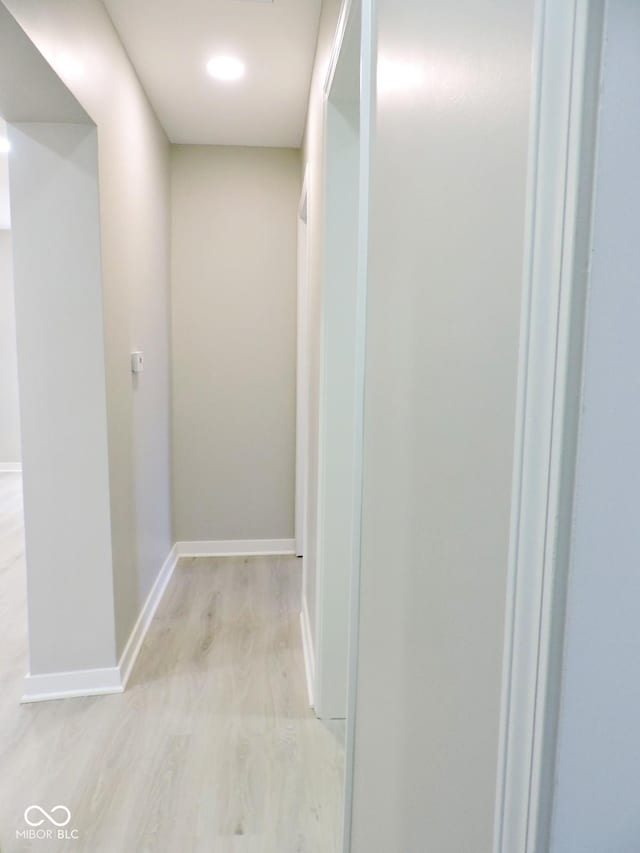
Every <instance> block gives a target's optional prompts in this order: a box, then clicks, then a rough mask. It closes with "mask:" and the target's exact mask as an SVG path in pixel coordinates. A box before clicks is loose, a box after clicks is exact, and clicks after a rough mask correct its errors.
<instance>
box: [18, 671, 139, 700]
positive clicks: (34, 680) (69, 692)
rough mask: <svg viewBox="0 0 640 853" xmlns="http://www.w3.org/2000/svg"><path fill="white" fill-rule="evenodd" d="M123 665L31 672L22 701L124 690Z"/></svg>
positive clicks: (27, 677) (66, 697)
mask: <svg viewBox="0 0 640 853" xmlns="http://www.w3.org/2000/svg"><path fill="white" fill-rule="evenodd" d="M122 690H123V687H122V679H121V676H120V668H119V667H117V666H110V667H105V668H104V669H80V670H75V671H73V672H51V673H47V674H45V675H31V673H28V674H27V675H26V676H25V679H24V695H23V697H22V702H46V701H48V700H49V699H70V698H73V697H77V696H100V695H102V694H104V693H122Z"/></svg>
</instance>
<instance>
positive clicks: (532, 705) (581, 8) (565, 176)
mask: <svg viewBox="0 0 640 853" xmlns="http://www.w3.org/2000/svg"><path fill="white" fill-rule="evenodd" d="M597 5H598V4H596V3H591V2H590V0H571V2H567V3H556V2H555V0H538V3H537V9H536V18H537V20H536V31H535V32H536V35H535V39H534V69H535V79H534V94H533V99H532V114H531V136H530V155H529V159H530V163H529V180H528V188H527V189H528V196H527V198H528V202H527V206H528V209H527V219H526V246H525V270H524V283H523V294H522V319H521V332H520V334H521V337H520V340H521V344H520V363H519V374H518V399H517V414H516V442H515V453H514V480H513V498H512V519H511V544H510V555H509V571H508V585H507V601H506V625H505V653H504V669H503V697H502V715H501V728H500V754H499V761H498V784H497V796H496V817H495V834H494V853H533V851H540V853H542V851H543V850H546V849H547V846H546V845H547V842H546V840H545V838H546V836H547V835H548V828H549V820H550V814H551V796H552V785H551V784H550V780H552V773H553V762H554V758H555V727H556V715H557V710H558V698H559V696H558V693H559V668H558V662H559V661H560V660H561V655H562V628H563V622H564V594H563V589H564V579H565V578H566V573H567V569H568V553H569V548H570V536H571V505H572V499H573V478H574V468H575V446H576V441H577V421H578V413H579V391H580V380H581V375H580V368H581V359H582V334H583V316H584V302H585V299H586V284H587V270H588V251H589V238H590V234H589V230H590V209H591V192H590V188H589V191H588V192H587V193H585V185H587V184H589V176H590V175H591V177H592V170H591V172H589V168H588V167H589V161H590V160H591V162H592V157H593V150H592V149H593V145H594V142H593V140H594V138H595V134H594V132H593V128H594V125H595V121H596V110H595V109H594V106H593V103H594V101H595V100H597V97H594V94H593V89H594V85H593V84H594V79H595V81H596V83H597V74H598V73H599V47H598V45H599V40H601V21H600V20H599V19H598V12H597V10H596V8H595V7H596V6H597ZM600 5H602V4H600Z"/></svg>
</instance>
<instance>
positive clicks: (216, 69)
mask: <svg viewBox="0 0 640 853" xmlns="http://www.w3.org/2000/svg"><path fill="white" fill-rule="evenodd" d="M207 73H208V74H210V75H211V77H213V78H214V79H216V80H239V79H240V78H241V77H242V76H243V75H244V62H242V61H241V60H239V59H237V58H236V57H235V56H214V57H213V59H210V60H209V62H207Z"/></svg>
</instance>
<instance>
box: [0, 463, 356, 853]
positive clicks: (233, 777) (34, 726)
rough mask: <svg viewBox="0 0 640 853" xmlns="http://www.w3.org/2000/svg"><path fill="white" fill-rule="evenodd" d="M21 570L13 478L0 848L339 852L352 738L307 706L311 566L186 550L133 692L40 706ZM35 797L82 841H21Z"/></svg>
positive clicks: (5, 525)
mask: <svg viewBox="0 0 640 853" xmlns="http://www.w3.org/2000/svg"><path fill="white" fill-rule="evenodd" d="M24 576H25V569H24V545H23V530H22V509H21V478H20V476H19V475H6V474H1V475H0V631H1V633H0V648H1V652H0V690H1V696H0V850H1V851H2V853H25V852H26V851H29V853H31V851H43V852H44V851H46V853H53V851H55V853H58V851H83V853H338V851H339V850H340V836H341V829H342V793H343V743H342V738H343V732H342V731H341V730H340V728H338V727H337V726H336V727H333V726H326V725H324V724H323V723H321V722H319V721H318V720H316V719H315V717H314V716H313V714H312V712H311V711H310V710H309V708H308V707H307V705H308V703H307V699H306V687H305V683H304V668H303V667H304V664H303V658H302V649H301V645H300V629H299V600H300V586H299V585H300V562H299V561H298V560H295V559H293V558H276V557H269V558H224V559H215V560H214V559H202V558H199V559H188V560H182V561H181V562H180V563H179V565H178V567H177V568H176V571H175V574H174V577H173V579H172V581H171V584H170V586H169V588H168V590H167V592H166V594H165V597H164V599H163V601H162V604H161V606H160V608H159V611H158V613H157V615H156V617H155V619H154V621H153V623H152V625H151V628H150V630H149V633H148V635H147V639H146V641H145V645H144V647H143V649H142V652H141V655H140V658H139V659H138V663H137V666H136V668H135V671H134V673H133V676H132V679H131V682H130V686H129V688H128V690H127V691H126V693H124V694H123V695H117V696H102V697H95V698H87V699H67V700H61V701H54V702H45V703H40V704H33V705H20V704H19V699H20V695H21V689H22V678H23V676H24V674H25V672H26V671H27V668H28V667H27V649H26V606H25V577H24ZM32 803H35V804H39V805H41V806H42V807H43V808H45V809H51V808H52V807H53V806H56V805H58V804H64V805H66V806H68V808H69V809H70V810H71V813H72V819H71V822H70V824H69V827H67V829H68V830H71V829H76V830H77V831H78V834H79V838H78V839H77V840H73V839H72V840H58V839H55V838H54V839H50V840H48V839H45V840H25V839H24V838H16V830H24V829H26V828H27V827H26V824H25V823H24V819H23V813H24V810H25V808H26V807H27V806H28V805H31V804H32ZM43 828H44V827H43Z"/></svg>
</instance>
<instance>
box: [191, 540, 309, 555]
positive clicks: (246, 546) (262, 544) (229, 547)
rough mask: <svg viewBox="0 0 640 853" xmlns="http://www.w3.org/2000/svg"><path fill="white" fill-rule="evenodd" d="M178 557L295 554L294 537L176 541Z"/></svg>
mask: <svg viewBox="0 0 640 853" xmlns="http://www.w3.org/2000/svg"><path fill="white" fill-rule="evenodd" d="M175 548H176V555H177V556H178V558H180V557H236V556H237V557H262V556H290V555H293V554H295V548H296V545H295V540H294V539H214V540H211V541H209V542H207V541H203V542H176V544H175Z"/></svg>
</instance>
